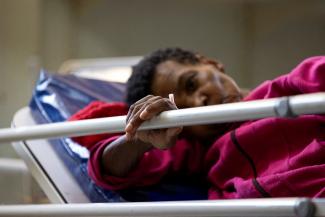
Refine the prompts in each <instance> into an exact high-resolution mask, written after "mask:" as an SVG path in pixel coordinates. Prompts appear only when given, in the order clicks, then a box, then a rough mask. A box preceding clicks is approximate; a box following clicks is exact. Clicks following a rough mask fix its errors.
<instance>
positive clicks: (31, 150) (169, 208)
mask: <svg viewBox="0 0 325 217" xmlns="http://www.w3.org/2000/svg"><path fill="white" fill-rule="evenodd" d="M138 60H139V57H132V58H117V59H109V60H106V59H101V60H100V61H92V60H86V61H81V62H80V61H70V62H69V63H67V64H64V65H63V67H62V68H61V69H60V71H61V72H62V74H65V75H64V76H62V75H52V74H48V73H46V72H43V73H41V76H40V80H39V82H38V85H37V87H36V89H35V93H34V97H33V100H32V102H31V105H30V106H29V107H25V108H22V109H21V110H19V111H18V112H17V113H16V115H15V116H14V119H13V122H12V126H13V128H17V129H20V128H21V127H24V126H32V125H38V124H39V123H47V122H60V121H62V120H64V119H65V118H67V117H69V115H71V114H70V113H72V112H74V111H76V110H78V109H79V108H80V107H82V106H84V105H86V104H87V102H88V101H89V100H93V99H100V100H108V101H109V100H112V101H116V100H117V99H121V98H122V97H123V90H124V85H123V84H120V83H119V82H123V81H125V79H126V78H127V76H128V73H129V72H130V68H129V66H130V65H132V64H134V63H135V62H137V61H138ZM121 66H123V67H121ZM114 70H117V71H118V70H120V71H119V72H120V73H119V74H123V73H124V74H123V76H122V77H119V78H112V74H114V75H115V74H116V71H115V73H112V72H114ZM94 71H95V72H99V74H98V75H96V76H95V77H96V79H97V78H98V77H101V76H102V75H103V74H105V73H106V74H108V77H109V78H108V79H109V80H110V81H112V80H113V81H117V82H118V83H109V85H108V86H106V85H107V83H105V85H104V83H103V82H102V81H98V80H92V79H88V78H90V77H91V76H92V74H91V73H92V72H94ZM122 71H123V72H122ZM71 73H73V74H76V75H78V76H75V75H70V74H71ZM66 74H69V75H66ZM94 74H95V73H94ZM80 76H81V77H82V78H81V77H80ZM101 79H102V78H101ZM105 79H106V78H105ZM78 85H81V86H82V87H79V86H78ZM91 85H93V86H91ZM102 85H104V86H105V87H104V86H102ZM94 86H95V87H96V88H93V87H94ZM58 87H59V88H58ZM98 87H99V89H98ZM60 88H61V90H62V91H63V92H61V95H60V94H58V93H59V92H55V91H58V90H59V89H60ZM62 88H63V89H62ZM65 88H68V89H65ZM78 88H79V89H78ZM80 88H81V89H82V91H85V92H83V93H85V95H84V97H86V98H87V100H84V99H80V100H79V101H78V102H77V103H74V105H76V104H77V105H78V106H75V107H70V108H64V106H66V105H67V102H69V101H70V100H71V98H69V97H77V98H78V94H80V92H78V91H76V90H80ZM84 88H86V89H84ZM88 88H89V89H88ZM92 88H93V89H92ZM100 88H104V89H105V88H108V89H109V90H111V91H112V92H113V93H114V94H113V95H114V96H113V98H103V97H102V96H101V95H98V91H99V90H100V91H102V90H103V89H100ZM108 89H105V90H108ZM96 91H97V92H96ZM62 93H64V94H65V96H64V97H63V98H60V99H59V100H57V101H55V100H54V101H53V99H55V98H56V99H57V98H58V97H59V96H60V97H61V96H63V95H62ZM114 97H116V98H114ZM39 99H41V100H40V101H38V100H39ZM317 100H324V95H320V97H318V98H317ZM317 100H316V101H317ZM293 101H294V100H293ZM301 101H302V100H301V99H300V98H299V97H298V100H297V98H296V101H294V102H297V103H296V104H299V103H301ZM291 102H292V101H291ZM305 103H306V104H309V105H310V102H305ZM266 104H267V105H264V106H261V109H262V110H261V111H263V112H260V115H262V117H263V115H272V114H270V113H268V111H266V110H265V107H267V106H274V105H276V107H277V109H276V111H277V113H278V115H282V116H285V115H286V114H287V110H288V99H281V100H280V101H269V102H267V103H266ZM302 104H304V103H302ZM260 105H261V104H260ZM299 105H301V104H299ZM62 106H63V109H62ZM248 107H251V105H249V106H248ZM301 107H303V106H300V107H299V106H298V110H299V109H301ZM37 108H38V109H40V108H43V109H44V110H39V111H38V112H35V109H37ZM58 108H59V109H58ZM46 109H48V110H50V111H51V112H50V113H51V114H49V113H46V111H45V110H46ZM290 109H291V108H290ZM69 112H70V113H69ZM272 112H274V110H272ZM304 112H305V111H304ZM310 112H314V111H313V110H312V109H311V111H310ZM248 114H250V112H248V113H246V117H245V118H250V117H247V115H248ZM168 115H169V118H170V117H171V118H170V119H168ZM217 115H218V114H217ZM253 115H254V114H253ZM219 116H220V114H219ZM224 116H225V115H224V114H223V115H222V117H224ZM226 116H227V115H226ZM228 116H229V117H233V114H228ZM220 117H221V116H220ZM174 118H176V119H177V118H178V117H177V114H175V113H174V114H173V113H169V114H167V119H168V120H167V122H166V123H164V124H165V125H166V126H173V124H175V123H176V122H178V121H174V123H173V121H172V120H171V119H174ZM257 118H258V117H257ZM165 119H166V118H165ZM208 119H209V118H208ZM157 122H158V124H159V123H161V122H162V120H158V121H157ZM150 124H151V125H155V124H156V125H157V123H155V122H153V123H150ZM150 124H149V125H148V126H149V127H150ZM168 124H169V125H168ZM187 124H189V125H190V124H192V123H191V122H189V123H187ZM59 128H60V126H59ZM104 128H106V126H104ZM120 128H123V126H120ZM97 130H98V129H97ZM77 131H78V130H77ZM87 131H89V130H87ZM51 133H53V132H50V134H51ZM78 135H80V134H78ZM50 137H57V135H46V136H45V137H44V138H50ZM31 138H33V139H34V140H27V139H28V136H26V135H25V139H22V140H21V141H16V142H14V143H13V145H14V147H15V149H16V150H17V152H18V153H19V155H20V156H21V158H22V159H24V161H25V162H26V164H27V166H28V168H29V169H30V171H31V173H32V174H33V176H34V177H35V179H36V180H37V181H38V183H39V184H40V186H41V187H42V189H43V190H44V192H45V193H46V195H47V196H48V198H49V199H50V201H51V202H52V203H54V204H47V205H11V206H0V216H299V217H300V216H301V217H309V216H325V201H324V200H323V199H308V198H275V199H245V200H219V201H207V200H200V199H203V197H204V196H202V195H200V194H198V192H199V190H198V191H197V192H193V194H194V195H196V197H192V198H177V197H176V198H175V197H174V198H173V197H171V195H173V194H170V195H168V194H166V195H163V193H162V192H161V191H160V189H158V190H156V191H155V192H154V195H157V194H162V195H160V197H158V198H154V197H151V196H150V193H152V192H149V193H148V192H145V194H146V196H147V197H148V195H149V200H151V199H153V200H157V201H160V202H131V203H130V202H126V201H129V198H131V200H132V199H133V198H132V196H131V197H130V193H129V194H123V193H122V194H118V193H115V192H109V191H105V190H104V189H101V188H100V187H98V186H96V185H95V184H94V183H92V181H91V180H90V179H89V177H88V176H87V171H86V161H87V157H88V153H87V150H85V149H83V148H82V147H80V146H78V144H75V143H74V142H73V141H72V140H70V139H68V138H60V139H58V138H53V139H43V138H42V137H41V138H42V139H36V140H35V138H37V137H31ZM9 140H10V138H9ZM45 153H46V154H45ZM58 153H59V154H58ZM188 189H189V188H186V186H185V187H184V188H181V189H180V190H181V191H187V190H188ZM169 193H171V192H169ZM172 193H175V192H172ZM131 194H135V195H140V196H143V191H140V192H137V191H135V192H131ZM166 198H169V199H170V200H174V201H164V202H162V201H163V200H166ZM141 199H143V198H142V197H141ZM135 200H136V199H135ZM185 200H189V201H185ZM89 202H93V203H91V204H90V203H89ZM94 202H95V203H94ZM98 202H114V203H98ZM116 202H121V203H116ZM85 203H87V204H85Z"/></svg>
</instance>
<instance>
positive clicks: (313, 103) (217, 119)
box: [0, 93, 325, 143]
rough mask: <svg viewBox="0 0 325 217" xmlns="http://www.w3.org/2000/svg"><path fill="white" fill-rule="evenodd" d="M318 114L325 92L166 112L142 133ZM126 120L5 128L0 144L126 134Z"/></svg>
mask: <svg viewBox="0 0 325 217" xmlns="http://www.w3.org/2000/svg"><path fill="white" fill-rule="evenodd" d="M318 113H325V93H312V94H302V95H296V96H290V97H280V98H272V99H264V100H254V101H247V102H237V103H229V104H221V105H212V106H203V107H195V108H187V109H179V110H172V111H165V112H162V113H161V114H160V115H159V116H157V117H155V118H153V119H152V120H150V121H147V122H145V123H144V124H142V125H141V127H140V130H145V129H157V128H167V127H174V126H189V125H197V124H211V123H224V122H233V121H244V120H255V119H260V118H266V117H273V116H276V117H295V116H298V115H302V114H318ZM125 118H126V116H117V117H109V118H98V119H91V120H80V121H73V122H60V123H51V124H41V125H37V126H24V127H19V128H8V129H1V130H0V143H4V142H13V141H20V140H32V139H41V138H55V137H65V136H69V137H71V136H81V135H89V134H99V133H104V132H111V133H115V132H123V131H124V128H125Z"/></svg>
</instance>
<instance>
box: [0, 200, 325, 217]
mask: <svg viewBox="0 0 325 217" xmlns="http://www.w3.org/2000/svg"><path fill="white" fill-rule="evenodd" d="M324 202H325V201H317V200H316V201H312V200H309V199H305V198H280V199H279V198H278V199H241V200H215V201H185V202H184V201H178V202H135V203H105V204H103V203H99V204H46V205H2V206H0V216H12V217H14V216H15V217H18V216H24V217H32V216H33V217H36V216H42V217H47V216H51V217H53V216H60V217H63V216H67V217H74V216H92V217H97V216H110V217H112V216H114V217H116V216H119V217H122V216H126V217H131V216H134V217H135V216H137V217H140V216H141V217H172V216H174V217H175V216H177V217H183V216H184V217H185V216H187V217H189V216H192V217H194V216H195V217H200V216H205V217H208V216H218V217H237V216H238V217H273V216H274V217H275V216H277V217H294V216H296V217H314V216H315V217H323V216H324V214H325V213H324V209H323V208H324Z"/></svg>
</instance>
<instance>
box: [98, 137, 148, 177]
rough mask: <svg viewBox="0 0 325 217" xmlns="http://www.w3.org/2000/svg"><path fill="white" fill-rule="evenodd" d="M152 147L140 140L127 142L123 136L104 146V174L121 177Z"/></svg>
mask: <svg viewBox="0 0 325 217" xmlns="http://www.w3.org/2000/svg"><path fill="white" fill-rule="evenodd" d="M152 147H153V146H152V145H151V144H150V143H144V142H142V141H140V140H138V141H128V140H127V139H126V136H125V135H123V136H121V137H119V138H118V139H117V140H115V141H114V142H112V143H111V144H110V145H108V146H106V148H105V150H104V152H103V156H102V165H103V169H104V171H105V172H106V173H109V174H113V175H115V176H119V177H123V176H125V175H127V173H128V172H129V171H130V170H131V169H132V168H133V166H134V165H136V163H137V162H138V161H139V159H140V158H141V157H142V155H143V154H144V153H145V152H146V151H148V150H150V149H151V148H152Z"/></svg>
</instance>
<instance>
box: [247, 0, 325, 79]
mask: <svg viewBox="0 0 325 217" xmlns="http://www.w3.org/2000/svg"><path fill="white" fill-rule="evenodd" d="M252 12H253V13H254V22H253V30H254V31H253V34H252V39H251V40H252V42H251V43H252V45H253V46H252V51H251V52H252V62H251V63H252V64H251V66H250V69H251V81H252V84H254V85H256V84H258V83H260V82H261V81H263V80H265V79H272V78H274V77H276V76H278V75H280V74H283V73H286V72H289V71H290V70H291V69H292V68H293V67H294V66H296V65H297V64H298V63H299V62H300V61H301V60H303V59H304V58H306V57H310V56H314V55H324V54H325V1H322V0H316V1H296V0H287V1H257V2H256V3H255V4H254V5H253V6H252Z"/></svg>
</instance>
